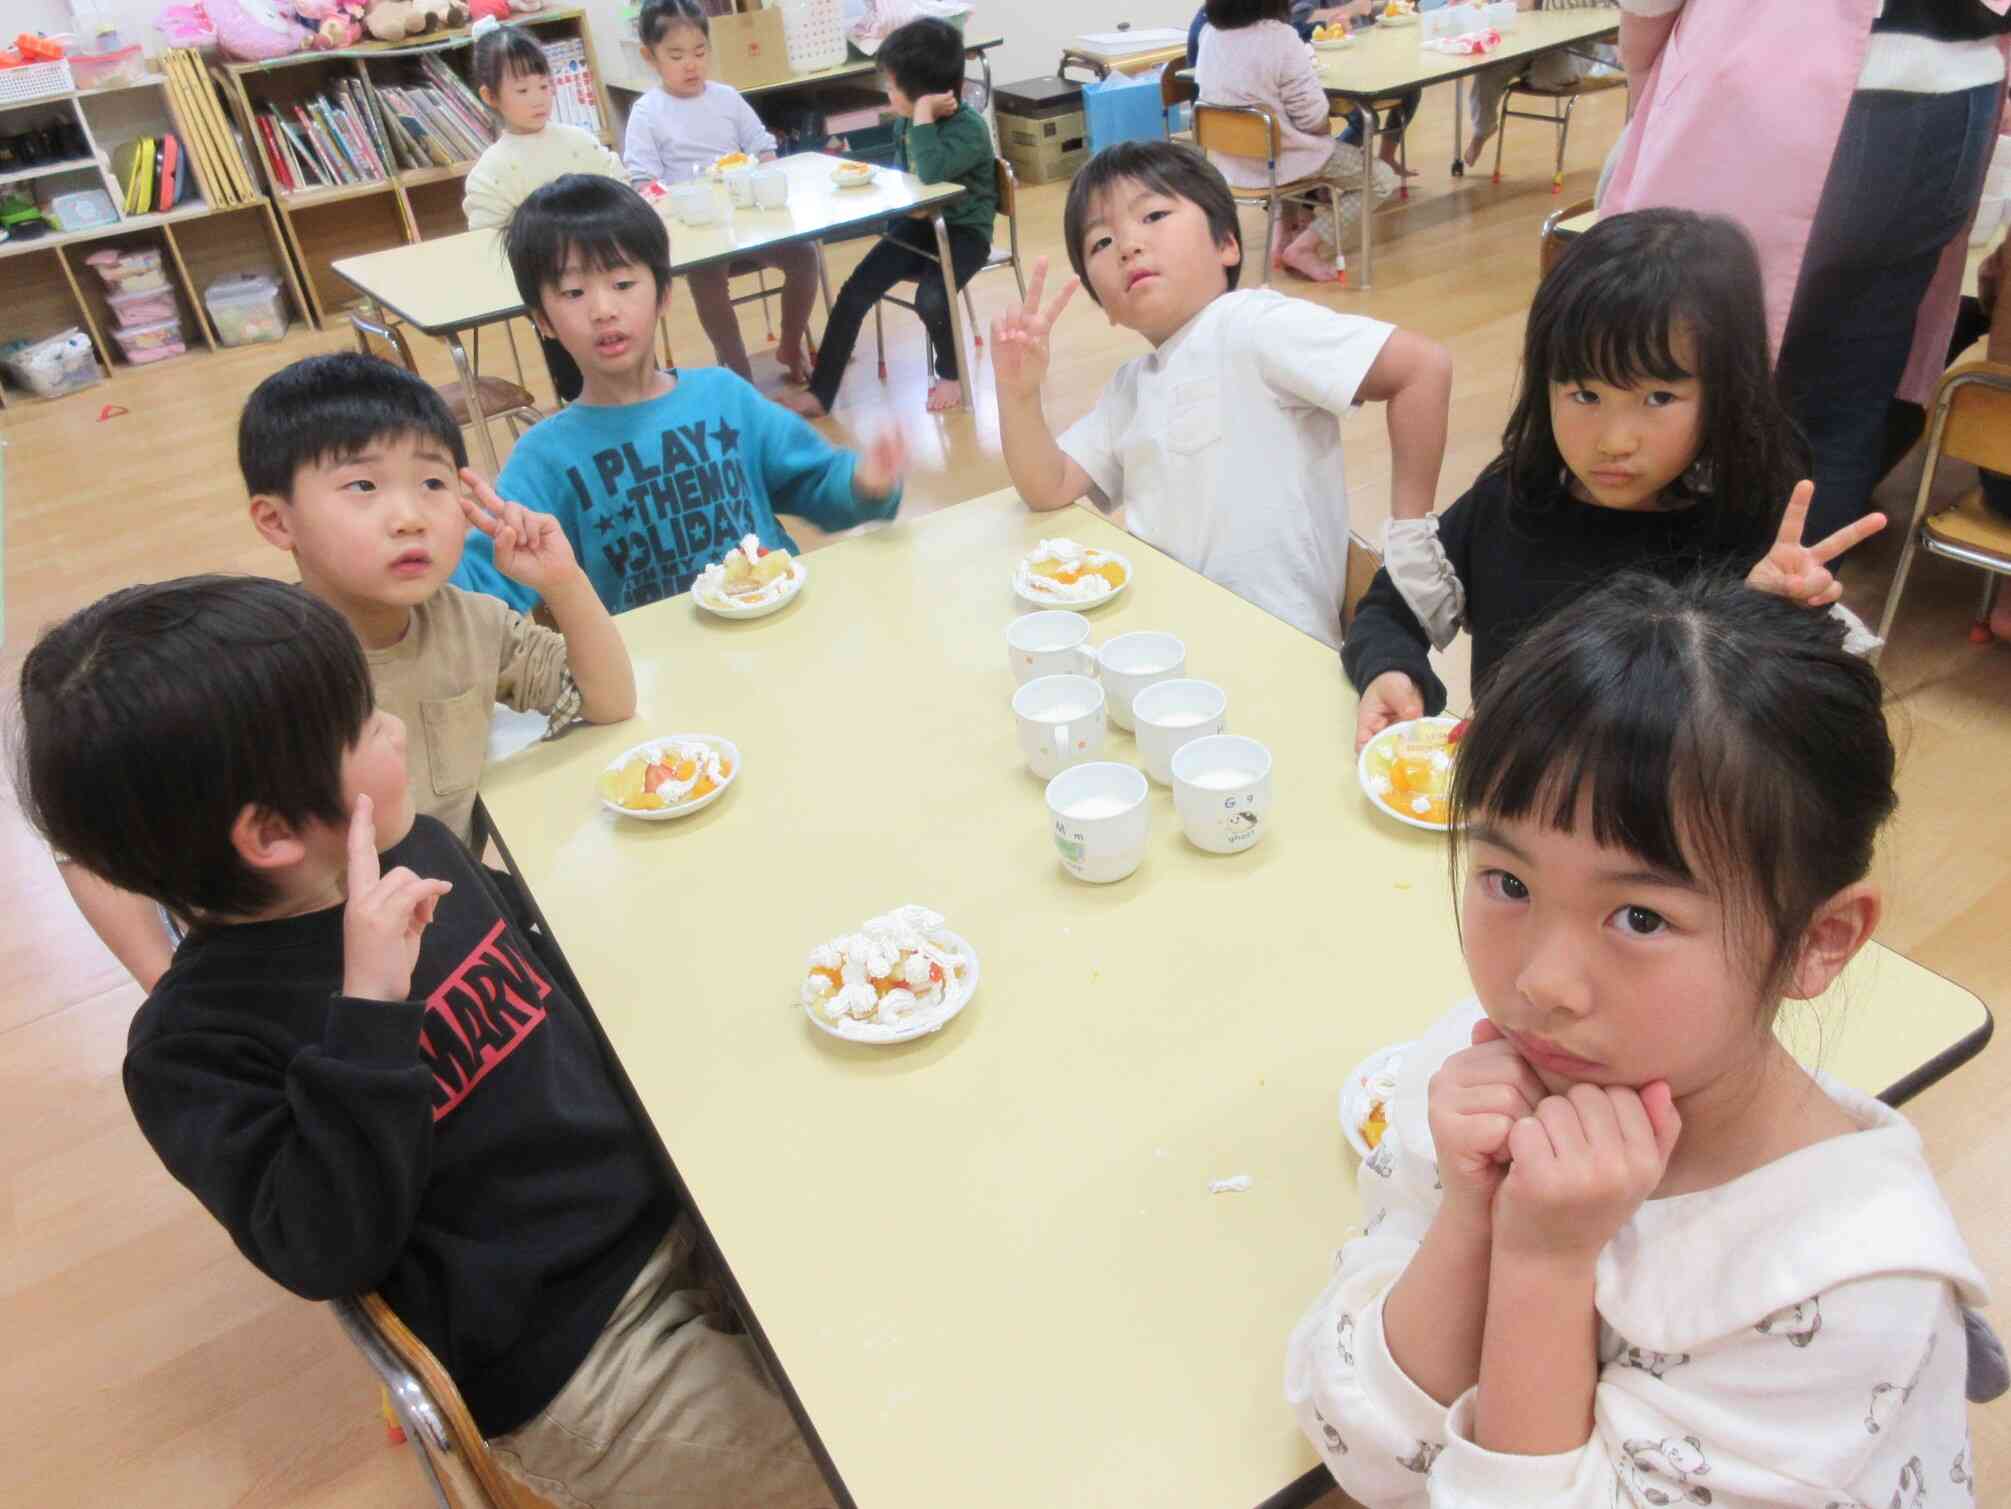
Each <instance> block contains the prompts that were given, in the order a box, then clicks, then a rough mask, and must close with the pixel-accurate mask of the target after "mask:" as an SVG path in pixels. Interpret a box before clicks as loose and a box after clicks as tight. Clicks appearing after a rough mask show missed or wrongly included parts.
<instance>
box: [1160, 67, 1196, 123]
mask: <svg viewBox="0 0 2011 1509" xmlns="http://www.w3.org/2000/svg"><path fill="white" fill-rule="evenodd" d="M1199 98H1201V86H1200V85H1199V84H1197V83H1195V82H1194V80H1192V79H1183V78H1182V77H1181V76H1180V70H1179V69H1178V68H1175V67H1174V66H1173V65H1172V64H1171V63H1168V64H1167V65H1166V66H1165V67H1164V68H1162V69H1160V70H1159V109H1160V112H1161V113H1162V114H1167V115H1170V114H1171V113H1172V111H1173V108H1174V107H1175V106H1176V105H1185V104H1188V103H1190V102H1192V101H1194V100H1198V99H1199Z"/></svg>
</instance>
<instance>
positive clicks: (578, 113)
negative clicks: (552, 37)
mask: <svg viewBox="0 0 2011 1509" xmlns="http://www.w3.org/2000/svg"><path fill="white" fill-rule="evenodd" d="M545 59H546V61H547V62H549V63H550V64H551V65H552V119H553V120H555V121H558V122H560V123H562V124H564V125H568V126H578V127H579V128H580V129H581V130H583V131H591V132H593V134H594V135H596V136H598V135H600V130H601V107H600V98H599V96H598V95H597V94H596V93H595V92H594V76H593V71H592V70H591V69H589V68H588V67H587V48H586V43H585V42H583V41H581V40H580V39H579V38H578V37H572V38H569V39H567V40H566V41H563V42H547V43H545Z"/></svg>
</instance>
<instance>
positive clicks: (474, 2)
mask: <svg viewBox="0 0 2011 1509" xmlns="http://www.w3.org/2000/svg"><path fill="white" fill-rule="evenodd" d="M510 14H511V12H510V0H468V20H469V22H470V23H471V24H472V23H474V22H476V21H480V20H482V19H484V18H485V17H491V18H494V19H495V20H497V21H507V20H509V19H510Z"/></svg>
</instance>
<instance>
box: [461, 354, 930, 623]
mask: <svg viewBox="0 0 2011 1509" xmlns="http://www.w3.org/2000/svg"><path fill="white" fill-rule="evenodd" d="M672 376H673V377H675V378H676V381H677V386H676V387H674V388H672V389H671V390H670V392H668V393H666V394H665V395H664V396H663V397H661V398H652V399H649V400H647V401H646V402H643V403H634V404H621V405H617V406H613V407H609V406H605V405H595V404H579V403H576V404H573V405H572V406H571V407H570V408H566V409H562V410H560V411H559V412H558V413H557V414H554V415H553V416H552V417H551V418H549V419H547V420H544V421H543V422H541V423H539V424H537V425H535V426H533V427H532V428H531V429H530V430H529V431H527V432H526V433H525V435H524V437H523V439H521V440H519V441H518V442H517V447H516V449H515V450H514V451H513V452H511V454H510V459H509V461H508V462H507V463H506V464H505V465H504V467H503V473H502V475H501V476H500V477H498V478H497V479H496V491H497V493H498V494H499V495H501V496H502V497H504V498H507V499H509V500H510V501H511V502H513V503H521V504H523V505H524V506H525V507H526V508H534V509H537V510H538V511H539V512H541V513H548V514H551V515H552V516H553V517H555V518H556V519H557V520H558V521H559V523H560V525H561V526H562V527H563V528H564V529H565V532H566V538H567V539H568V540H570V541H571V542H572V547H573V554H574V555H575V556H576V557H577V558H578V559H579V563H580V565H581V566H582V567H583V568H584V569H585V571H586V574H587V578H588V580H590V581H591V582H592V583H593V584H594V590H595V591H596V592H598V593H599V594H600V599H601V601H602V602H604V603H606V604H607V609H608V611H609V612H610V613H623V612H626V611H627V610H628V609H630V608H640V607H643V606H644V605H645V604H648V603H653V602H655V601H656V600H657V599H658V598H663V597H673V596H675V595H676V594H678V593H680V592H683V591H686V590H687V589H688V588H689V587H690V586H691V584H692V582H693V581H694V580H696V578H697V576H698V573H699V572H700V571H702V570H704V569H705V568H706V567H707V566H709V565H710V564H711V563H712V562H714V561H716V560H718V559H719V558H720V557H721V556H723V555H724V554H725V553H726V552H727V551H728V550H730V549H732V548H733V547H734V546H735V545H737V544H739V543H740V540H741V538H742V537H743V536H745V535H750V534H751V535H756V536H758V537H759V538H760V540H761V543H762V544H763V545H766V546H767V547H768V548H769V549H771V550H773V549H777V548H781V549H785V550H788V551H789V552H790V553H792V554H794V553H796V542H795V541H794V540H792V539H790V538H789V533H788V531H787V530H785V529H783V527H782V526H781V524H779V523H777V522H776V518H775V515H776V514H777V513H791V514H796V515H798V516H799V517H801V518H805V519H808V520H809V521H810V522H811V523H813V524H815V525H816V526H817V527H818V528H819V529H827V530H839V529H849V528H851V527H852V526H853V525H854V524H860V523H863V522H865V521H866V520H868V519H885V518H891V517H892V516H893V514H894V512H895V510H896V509H898V508H899V507H900V506H901V490H900V489H899V488H898V487H896V488H895V489H894V491H893V493H892V495H891V496H889V497H887V498H885V499H873V498H858V497H855V496H854V495H853V491H852V469H853V467H854V465H855V464H856V463H857V460H858V458H857V457H856V456H854V455H853V454H852V453H851V452H850V451H843V450H839V449H838V448H837V447H836V446H834V445H832V444H831V443H830V442H829V441H828V440H826V439H825V438H824V437H823V436H822V435H820V434H818V433H817V431H816V430H814V429H813V428H811V426H810V423H809V421H808V420H805V419H803V418H802V417H800V416H799V415H796V414H792V413H790V412H789V411H788V410H787V409H785V408H783V407H782V406H781V405H780V404H775V403H770V402H769V401H768V400H767V399H766V398H763V397H762V396H761V394H760V393H758V392H756V391H755V389H754V387H753V386H752V385H751V384H750V383H748V382H747V381H746V380H745V379H744V378H741V377H739V376H737V375H736V374H734V373H732V372H729V371H727V370H726V369H725V368H723V367H700V368H698V369H696V370H694V371H689V372H682V371H680V372H674V373H673V374H672ZM452 580H453V583H454V585H455V586H457V587H462V588H465V589H466V590H468V591H470V592H486V593H489V594H490V595H491V596H494V597H500V598H501V599H502V600H503V601H504V602H506V603H508V604H510V606H511V607H513V608H515V609H517V611H518V612H520V613H528V612H530V611H531V610H532V609H533V608H535V607H536V606H537V603H538V594H537V593H535V592H533V591H532V590H531V589H530V588H529V587H526V586H524V585H523V584H522V583H520V582H513V581H511V580H510V579H509V578H508V577H506V576H504V575H503V573H502V572H500V571H498V570H497V569H496V560H495V554H494V551H493V549H492V547H491V544H490V541H489V537H488V536H487V535H485V534H483V533H482V532H481V531H480V530H479V529H470V530H469V531H468V545H467V550H466V552H465V553H464V554H463V555H462V557H461V564H460V567H459V568H458V569H457V570H456V571H455V572H454V575H453V578H452Z"/></svg>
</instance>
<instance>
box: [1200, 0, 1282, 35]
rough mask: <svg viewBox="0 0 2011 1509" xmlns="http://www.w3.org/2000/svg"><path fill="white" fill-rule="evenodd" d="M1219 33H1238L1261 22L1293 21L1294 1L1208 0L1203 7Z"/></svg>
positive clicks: (1210, 23)
mask: <svg viewBox="0 0 2011 1509" xmlns="http://www.w3.org/2000/svg"><path fill="white" fill-rule="evenodd" d="M1202 9H1203V10H1204V11H1205V12H1206V13H1207V16H1208V24H1209V25H1210V26H1212V27H1214V28H1215V29H1216V30H1217V31H1237V30H1240V29H1241V28H1243V27H1245V26H1255V25H1256V24H1257V23H1258V22H1259V21H1285V22H1289V21H1290V20H1291V19H1292V0H1208V3H1207V5H1205V6H1204V7H1202Z"/></svg>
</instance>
